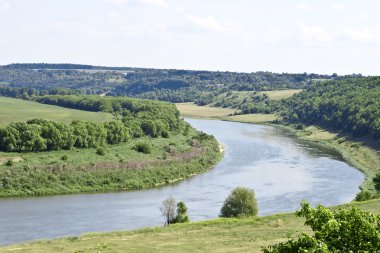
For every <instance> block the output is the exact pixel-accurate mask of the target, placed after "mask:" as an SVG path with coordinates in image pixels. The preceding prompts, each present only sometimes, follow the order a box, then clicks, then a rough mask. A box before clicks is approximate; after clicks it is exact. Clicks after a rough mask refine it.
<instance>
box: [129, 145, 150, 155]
mask: <svg viewBox="0 0 380 253" xmlns="http://www.w3.org/2000/svg"><path fill="white" fill-rule="evenodd" d="M133 149H134V150H136V151H137V152H140V153H144V154H150V153H151V152H152V147H151V146H150V145H149V143H146V142H139V143H137V144H136V145H135V146H134V147H133Z"/></svg>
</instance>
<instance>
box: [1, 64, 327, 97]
mask: <svg viewBox="0 0 380 253" xmlns="http://www.w3.org/2000/svg"><path fill="white" fill-rule="evenodd" d="M330 78H332V76H330V75H318V74H307V73H300V74H290V73H272V72H263V71H258V72H252V73H241V72H228V71H226V72H220V71H216V72H215V71H194V70H176V69H148V68H145V69H144V68H128V67H112V68H111V67H98V66H89V65H78V64H11V65H5V66H0V94H3V95H6V96H13V97H16V96H17V97H23V98H26V97H30V96H31V95H45V94H48V93H50V94H51V92H55V91H54V90H56V89H74V90H76V91H77V92H79V93H82V94H103V93H106V94H107V95H108V96H129V97H137V98H145V99H153V100H162V101H170V102H197V103H198V104H201V103H204V96H207V97H209V98H212V101H209V102H208V103H207V104H209V103H211V102H215V100H214V98H215V99H216V97H217V96H219V95H221V94H223V93H226V92H228V91H268V90H283V89H301V88H304V87H306V86H308V85H310V84H311V83H312V82H313V80H315V79H330ZM15 88H18V89H21V88H23V90H22V91H21V92H18V91H17V92H14V91H10V90H7V89H15ZM71 92H72V91H71Z"/></svg>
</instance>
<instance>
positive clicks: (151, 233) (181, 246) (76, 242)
mask: <svg viewBox="0 0 380 253" xmlns="http://www.w3.org/2000/svg"><path fill="white" fill-rule="evenodd" d="M345 206H357V207H359V208H360V209H362V210H367V211H370V212H372V213H374V214H380V200H371V201H365V202H354V203H350V204H348V205H345ZM335 208H336V207H335ZM303 223H304V220H303V219H302V218H299V217H296V216H295V214H294V213H284V214H277V215H271V216H265V217H253V218H246V219H232V218H229V219H214V220H209V221H202V222H191V223H185V224H175V225H172V226H170V227H155V228H146V229H140V230H135V231H117V232H110V233H91V234H85V235H82V236H79V237H67V238H61V239H55V240H44V241H36V242H32V243H26V244H17V245H11V246H7V247H3V248H0V252H4V253H5V252H7V253H8V252H17V253H23V252H28V253H29V252H32V253H33V252H35V253H37V252H63V253H65V252H126V251H128V252H147V253H148V252H165V253H166V252H184V253H186V252H261V248H262V247H263V246H267V245H272V244H275V243H278V242H281V241H285V240H288V239H289V238H295V237H297V236H298V235H300V234H301V233H309V232H310V230H309V229H308V228H307V227H305V226H304V225H303Z"/></svg>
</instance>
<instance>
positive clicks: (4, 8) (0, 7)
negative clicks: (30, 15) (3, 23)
mask: <svg viewBox="0 0 380 253" xmlns="http://www.w3.org/2000/svg"><path fill="white" fill-rule="evenodd" d="M0 11H1V12H9V11H11V4H10V2H8V1H5V0H0Z"/></svg>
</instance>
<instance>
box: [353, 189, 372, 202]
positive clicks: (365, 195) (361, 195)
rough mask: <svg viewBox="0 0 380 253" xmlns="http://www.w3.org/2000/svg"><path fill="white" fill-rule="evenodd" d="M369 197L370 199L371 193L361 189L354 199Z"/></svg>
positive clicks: (361, 199) (366, 198) (367, 198)
mask: <svg viewBox="0 0 380 253" xmlns="http://www.w3.org/2000/svg"><path fill="white" fill-rule="evenodd" d="M369 199H372V194H371V193H370V192H369V191H361V192H359V193H358V194H357V195H356V197H355V200H356V201H365V200H369Z"/></svg>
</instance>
